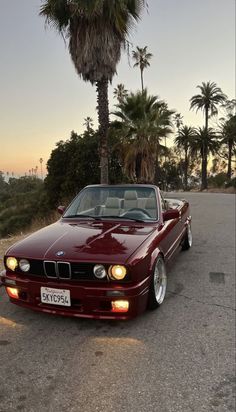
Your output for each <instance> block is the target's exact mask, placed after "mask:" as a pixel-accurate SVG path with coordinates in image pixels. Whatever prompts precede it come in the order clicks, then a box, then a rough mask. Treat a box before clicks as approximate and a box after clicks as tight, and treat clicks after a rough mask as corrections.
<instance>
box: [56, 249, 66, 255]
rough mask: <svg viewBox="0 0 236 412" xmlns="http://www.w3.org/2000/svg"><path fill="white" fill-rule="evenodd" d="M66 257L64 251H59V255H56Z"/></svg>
mask: <svg viewBox="0 0 236 412" xmlns="http://www.w3.org/2000/svg"><path fill="white" fill-rule="evenodd" d="M64 255H65V252H64V251H63V250H59V251H58V252H57V253H56V256H64Z"/></svg>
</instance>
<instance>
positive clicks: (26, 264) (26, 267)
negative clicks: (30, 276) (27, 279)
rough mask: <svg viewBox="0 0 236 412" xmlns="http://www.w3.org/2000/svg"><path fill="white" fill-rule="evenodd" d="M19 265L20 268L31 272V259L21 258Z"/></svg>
mask: <svg viewBox="0 0 236 412" xmlns="http://www.w3.org/2000/svg"><path fill="white" fill-rule="evenodd" d="M19 267H20V270H22V272H29V270H30V263H29V261H28V260H26V259H21V260H20V261H19Z"/></svg>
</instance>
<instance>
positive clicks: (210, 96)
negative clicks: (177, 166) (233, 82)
mask: <svg viewBox="0 0 236 412" xmlns="http://www.w3.org/2000/svg"><path fill="white" fill-rule="evenodd" d="M197 87H198V88H199V89H200V92H201V93H200V94H197V95H195V96H193V97H191V99H190V109H195V110H196V111H198V110H203V112H204V115H205V129H206V134H207V132H208V122H209V117H210V116H214V115H216V114H217V113H218V110H217V105H219V104H222V103H224V102H225V101H226V99H227V96H226V95H225V94H224V93H223V92H222V90H221V88H220V87H218V86H217V85H216V83H214V82H210V81H208V82H207V83H205V82H203V83H202V84H201V85H200V86H199V85H198V86H197ZM203 142H205V139H204V140H203ZM202 150H203V157H204V164H207V149H206V148H205V147H204V146H203V148H202ZM202 178H203V180H202V189H207V173H204V174H203V175H202Z"/></svg>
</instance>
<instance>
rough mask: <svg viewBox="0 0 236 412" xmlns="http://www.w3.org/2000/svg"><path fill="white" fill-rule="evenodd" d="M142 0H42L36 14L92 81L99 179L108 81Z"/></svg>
mask: <svg viewBox="0 0 236 412" xmlns="http://www.w3.org/2000/svg"><path fill="white" fill-rule="evenodd" d="M143 7H144V0H90V1H85V0H73V1H72V0H46V1H44V4H43V5H42V6H41V11H40V15H42V16H44V17H46V22H47V23H49V24H52V26H53V27H54V28H56V29H57V30H58V31H59V32H60V33H62V34H63V36H64V38H69V52H70V55H71V58H72V61H73V63H74V66H75V69H76V71H77V73H78V75H79V76H81V77H82V78H83V80H84V81H89V82H90V83H91V84H92V85H94V84H96V88H97V101H98V121H99V135H100V168H101V175H100V179H101V183H108V146H107V144H108V143H107V135H108V128H109V108H108V103H109V102H108V83H109V81H111V80H112V78H113V76H114V74H115V73H116V66H117V64H118V62H119V60H120V56H121V48H122V47H123V46H125V44H126V38H127V36H128V34H129V31H130V27H131V26H132V24H133V22H134V21H137V20H138V19H139V16H140V13H141V10H142V8H143Z"/></svg>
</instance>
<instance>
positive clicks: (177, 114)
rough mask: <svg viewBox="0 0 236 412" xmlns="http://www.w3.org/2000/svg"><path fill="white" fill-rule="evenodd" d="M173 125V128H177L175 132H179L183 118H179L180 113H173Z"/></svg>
mask: <svg viewBox="0 0 236 412" xmlns="http://www.w3.org/2000/svg"><path fill="white" fill-rule="evenodd" d="M174 123H175V126H176V127H177V130H178V132H179V129H180V127H181V126H183V116H181V113H175V115H174Z"/></svg>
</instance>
